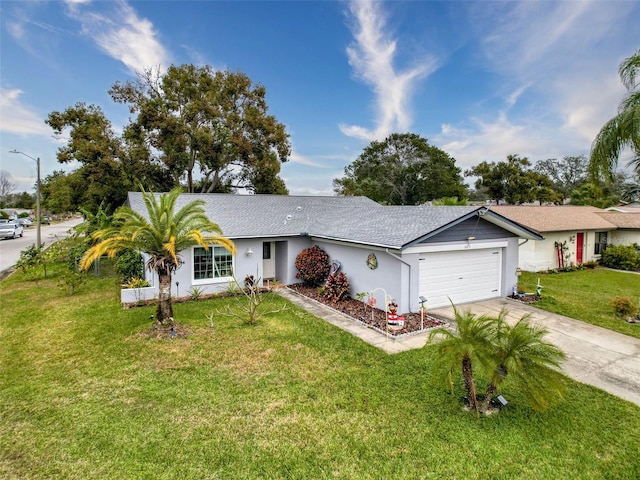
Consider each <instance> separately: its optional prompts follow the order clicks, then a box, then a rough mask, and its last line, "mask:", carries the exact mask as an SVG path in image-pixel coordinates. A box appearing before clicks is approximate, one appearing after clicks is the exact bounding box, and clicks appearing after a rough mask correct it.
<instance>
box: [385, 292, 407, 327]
mask: <svg viewBox="0 0 640 480" xmlns="http://www.w3.org/2000/svg"><path fill="white" fill-rule="evenodd" d="M387 307H388V313H387V323H388V324H389V325H392V326H394V327H404V317H401V316H399V315H398V304H397V303H396V302H395V300H393V299H392V300H391V301H390V302H389V304H388V305H387Z"/></svg>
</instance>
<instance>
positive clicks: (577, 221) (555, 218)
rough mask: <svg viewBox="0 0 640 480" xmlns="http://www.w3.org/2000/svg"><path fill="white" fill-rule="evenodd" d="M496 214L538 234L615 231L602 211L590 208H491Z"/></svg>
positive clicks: (527, 206)
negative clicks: (573, 231)
mask: <svg viewBox="0 0 640 480" xmlns="http://www.w3.org/2000/svg"><path fill="white" fill-rule="evenodd" d="M491 210H493V211H494V212H496V213H499V214H500V215H503V216H505V217H507V218H508V219H510V220H512V221H514V222H517V223H520V224H522V225H525V226H527V227H529V228H533V229H534V230H537V231H538V232H564V231H571V230H615V229H616V228H617V226H616V225H615V224H613V223H611V222H609V221H608V220H606V219H605V218H603V217H602V216H600V215H599V213H603V212H604V210H602V209H600V208H597V207H591V206H573V205H562V206H555V205H553V206H540V207H539V206H530V205H518V206H506V205H501V206H493V207H491Z"/></svg>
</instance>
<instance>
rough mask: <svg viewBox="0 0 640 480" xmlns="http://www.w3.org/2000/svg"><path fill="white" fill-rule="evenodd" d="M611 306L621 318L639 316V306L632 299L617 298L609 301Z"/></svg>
mask: <svg viewBox="0 0 640 480" xmlns="http://www.w3.org/2000/svg"><path fill="white" fill-rule="evenodd" d="M609 305H611V306H612V307H613V310H614V311H615V312H616V315H617V316H618V317H620V318H627V317H635V316H636V315H637V314H638V306H637V305H636V304H635V302H634V301H633V299H632V298H631V297H615V298H613V299H612V300H610V301H609Z"/></svg>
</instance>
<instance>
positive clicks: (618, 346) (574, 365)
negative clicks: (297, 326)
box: [278, 289, 640, 406]
mask: <svg viewBox="0 0 640 480" xmlns="http://www.w3.org/2000/svg"><path fill="white" fill-rule="evenodd" d="M278 292H279V293H280V294H281V295H282V296H284V297H285V298H287V299H288V300H290V301H291V302H293V303H295V304H296V305H299V306H300V307H302V308H304V309H305V310H307V311H309V312H311V313H313V314H314V315H316V316H318V317H320V318H323V319H325V320H326V321H327V322H329V323H331V324H333V325H336V326H337V327H339V328H341V329H343V330H345V331H347V332H349V333H351V334H352V335H355V336H357V337H359V338H361V339H362V340H364V341H365V342H367V343H369V344H371V345H374V346H376V347H378V348H380V349H382V350H384V351H385V352H387V353H399V352H404V351H407V350H411V349H414V348H421V347H423V346H424V345H425V343H426V340H427V332H424V333H418V334H414V335H410V336H406V337H404V338H399V339H394V338H392V337H389V338H387V336H386V335H385V334H382V333H379V332H377V331H375V330H372V329H371V328H368V327H367V326H365V325H362V324H360V323H359V322H357V321H355V320H353V319H351V318H350V317H347V316H345V315H343V314H341V313H339V312H337V311H335V310H333V309H331V308H329V307H326V306H325V305H323V304H321V303H319V302H316V301H314V300H311V299H308V298H306V297H303V296H301V295H298V294H297V293H295V292H293V291H291V290H288V289H281V290H279V291H278ZM457 307H458V309H459V310H463V311H464V310H470V311H472V312H473V313H476V314H478V315H483V314H486V315H491V316H497V315H498V314H499V313H500V310H502V308H506V309H507V310H508V312H509V314H508V319H509V320H512V321H517V320H518V319H520V318H521V317H522V316H523V315H525V314H527V313H529V314H530V315H531V317H530V318H531V320H530V321H531V322H532V323H535V324H538V325H542V326H544V327H545V328H547V329H548V330H549V335H548V336H547V340H548V341H550V342H551V343H553V344H554V345H556V346H558V347H559V348H560V349H562V351H564V352H565V354H566V355H567V358H566V360H565V362H564V364H563V365H562V370H563V373H564V374H565V375H567V376H568V377H570V378H572V379H574V380H577V381H578V382H582V383H586V384H588V385H593V386H595V387H598V388H600V389H602V390H604V391H606V392H609V393H611V394H613V395H616V396H618V397H620V398H623V399H625V400H629V401H630V402H633V403H635V404H636V405H639V406H640V339H637V338H634V337H630V336H628V335H623V334H621V333H617V332H613V331H611V330H607V329H605V328H601V327H597V326H594V325H591V324H588V323H584V322H580V321H578V320H574V319H572V318H568V317H564V316H562V315H556V314H554V313H550V312H546V311H544V310H540V309H538V308H535V307H532V306H529V305H525V304H523V303H520V302H517V301H513V300H508V299H504V298H496V299H491V300H485V301H482V302H476V303H471V304H468V305H459V306H457ZM429 313H430V314H432V315H434V316H436V317H439V318H443V319H447V320H449V321H451V322H452V321H453V319H454V315H453V308H452V307H443V308H437V309H430V310H429ZM638 329H640V325H638Z"/></svg>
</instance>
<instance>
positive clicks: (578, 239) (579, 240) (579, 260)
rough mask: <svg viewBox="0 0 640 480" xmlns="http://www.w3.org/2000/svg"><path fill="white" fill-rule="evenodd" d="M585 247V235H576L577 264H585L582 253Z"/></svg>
mask: <svg viewBox="0 0 640 480" xmlns="http://www.w3.org/2000/svg"><path fill="white" fill-rule="evenodd" d="M583 247H584V233H582V232H580V233H578V234H577V235H576V263H577V264H578V265H580V264H581V263H583V258H582V252H583Z"/></svg>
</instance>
